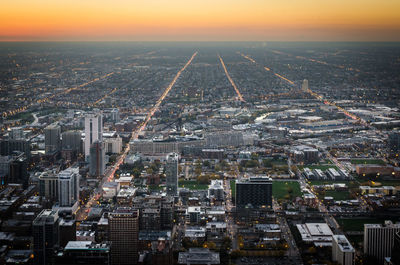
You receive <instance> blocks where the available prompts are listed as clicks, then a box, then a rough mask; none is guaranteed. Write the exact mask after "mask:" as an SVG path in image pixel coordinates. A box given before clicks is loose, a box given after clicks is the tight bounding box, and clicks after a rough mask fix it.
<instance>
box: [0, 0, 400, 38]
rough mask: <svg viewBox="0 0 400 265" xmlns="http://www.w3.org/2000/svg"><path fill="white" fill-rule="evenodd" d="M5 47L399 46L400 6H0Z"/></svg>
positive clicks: (205, 1)
mask: <svg viewBox="0 0 400 265" xmlns="http://www.w3.org/2000/svg"><path fill="white" fill-rule="evenodd" d="M1 40H2V41H14V40H17V41H25V40H26V41H32V40H33V41H42V40H43V41H47V40H49V41H53V40H54V41H64V40H89V41H97V40H101V41H107V40H110V41H125V40H127V41H128V40H132V41H197V40H199V41H274V40H281V41H400V0H303V1H299V0H1V1H0V41H1Z"/></svg>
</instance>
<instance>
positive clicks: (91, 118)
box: [85, 113, 103, 158]
mask: <svg viewBox="0 0 400 265" xmlns="http://www.w3.org/2000/svg"><path fill="white" fill-rule="evenodd" d="M95 141H100V142H101V141H103V116H102V115H101V113H88V114H86V116H85V157H86V158H88V157H89V155H90V147H91V146H92V144H93V143H94V142H95Z"/></svg>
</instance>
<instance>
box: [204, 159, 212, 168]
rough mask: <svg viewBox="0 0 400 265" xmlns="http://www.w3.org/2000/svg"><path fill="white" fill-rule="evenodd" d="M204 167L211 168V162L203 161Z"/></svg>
mask: <svg viewBox="0 0 400 265" xmlns="http://www.w3.org/2000/svg"><path fill="white" fill-rule="evenodd" d="M203 166H204V167H210V166H211V164H210V161H208V160H204V161H203Z"/></svg>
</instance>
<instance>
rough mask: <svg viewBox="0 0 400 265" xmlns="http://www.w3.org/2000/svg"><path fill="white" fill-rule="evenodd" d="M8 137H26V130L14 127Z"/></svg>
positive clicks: (15, 138)
mask: <svg viewBox="0 0 400 265" xmlns="http://www.w3.org/2000/svg"><path fill="white" fill-rule="evenodd" d="M8 138H9V139H12V140H20V139H24V130H23V129H22V127H13V128H11V131H10V132H9V133H8Z"/></svg>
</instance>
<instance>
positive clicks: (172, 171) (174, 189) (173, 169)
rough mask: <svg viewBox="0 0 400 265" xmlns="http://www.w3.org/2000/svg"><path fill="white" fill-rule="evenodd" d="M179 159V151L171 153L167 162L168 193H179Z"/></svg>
mask: <svg viewBox="0 0 400 265" xmlns="http://www.w3.org/2000/svg"><path fill="white" fill-rule="evenodd" d="M178 161H179V157H178V154H177V153H169V154H168V155H167V162H166V164H165V175H166V187H167V194H168V195H173V196H175V195H177V194H178Z"/></svg>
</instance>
